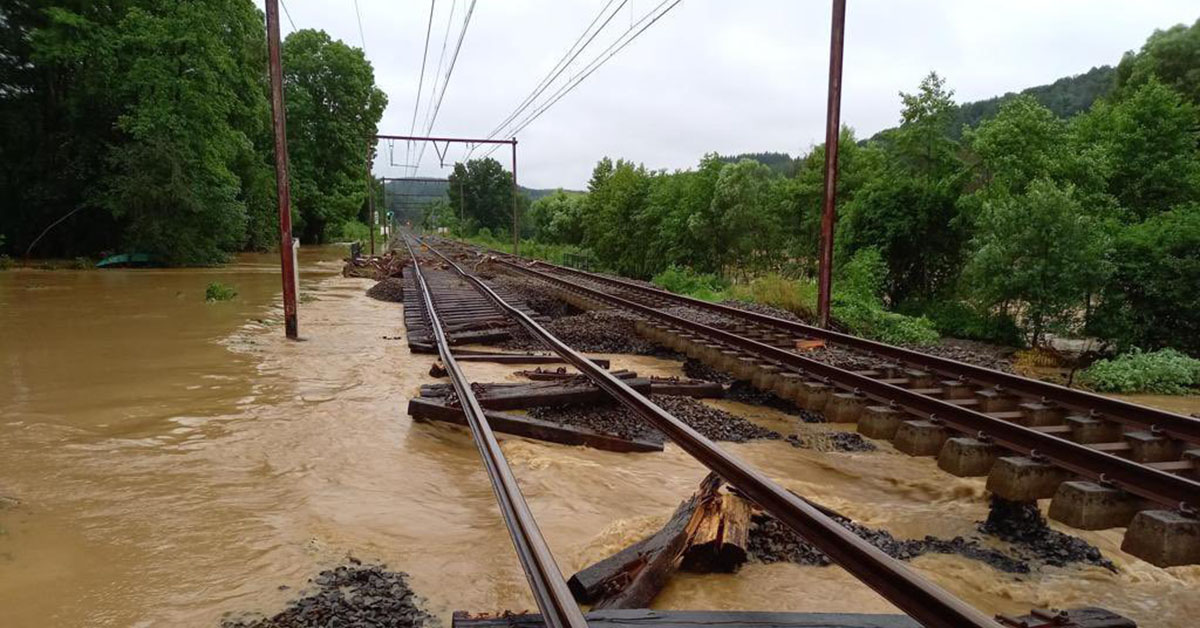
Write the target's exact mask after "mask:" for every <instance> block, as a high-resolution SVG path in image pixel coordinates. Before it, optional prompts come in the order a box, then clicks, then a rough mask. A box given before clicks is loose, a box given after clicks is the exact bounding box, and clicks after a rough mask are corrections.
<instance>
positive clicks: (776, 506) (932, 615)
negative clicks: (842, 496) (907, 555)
mask: <svg viewBox="0 0 1200 628" xmlns="http://www.w3.org/2000/svg"><path fill="white" fill-rule="evenodd" d="M430 251H432V252H433V253H434V254H436V255H437V256H439V257H440V258H442V260H443V261H445V262H446V263H447V264H449V265H450V266H451V267H452V268H453V269H455V270H456V271H457V272H458V273H459V274H460V275H461V276H462V277H463V278H465V279H466V280H468V281H470V282H471V283H473V284H474V285H475V287H476V288H477V289H479V290H480V291H481V292H482V293H483V294H486V295H488V297H489V298H491V299H492V300H493V301H494V302H495V303H496V305H497V306H498V307H500V308H502V309H504V310H505V311H506V312H507V313H508V315H509V316H510V317H512V318H513V319H514V320H516V321H517V322H518V323H520V325H521V326H522V327H524V328H525V329H526V330H527V331H529V333H530V334H532V335H533V336H534V337H536V338H539V339H540V340H542V341H543V342H545V343H546V344H547V345H548V346H549V347H550V348H551V349H552V350H553V351H554V352H555V353H557V354H559V355H560V356H562V357H563V359H564V360H566V361H567V362H568V363H570V364H571V365H572V366H574V367H575V368H577V369H578V370H579V371H580V372H581V373H583V374H584V375H586V376H587V377H588V378H589V379H591V380H592V382H594V383H595V384H596V386H597V387H599V388H600V389H601V390H604V391H606V392H608V393H609V394H610V395H612V397H613V398H614V399H616V400H617V401H619V402H620V403H621V404H622V405H624V406H625V407H627V408H629V409H630V410H632V411H633V412H635V413H636V414H638V415H639V416H641V417H642V418H643V419H645V420H646V421H647V422H649V423H650V424H651V425H653V426H654V427H655V428H657V429H658V430H659V431H661V432H662V433H663V434H665V435H666V436H667V437H668V438H670V439H671V440H672V441H674V442H675V443H676V444H678V445H679V446H680V448H682V449H683V450H684V451H686V452H687V453H688V454H690V455H691V456H693V457H694V458H696V459H697V460H698V461H700V463H701V464H703V465H704V466H706V467H708V468H709V469H711V470H712V471H715V472H716V473H717V474H718V475H720V476H721V477H723V478H724V479H725V480H726V481H727V482H729V484H731V485H732V486H734V487H736V488H737V489H738V490H739V491H741V492H742V493H743V494H745V495H746V496H747V497H749V498H750V499H752V500H753V501H755V502H756V503H758V505H760V506H762V508H763V509H764V510H766V511H767V512H769V513H771V514H772V515H774V516H775V517H776V518H778V519H779V520H781V521H783V522H784V523H785V524H787V525H788V526H790V527H791V528H792V529H793V530H795V531H797V532H798V533H800V534H801V535H803V536H804V538H805V539H807V540H808V541H809V542H810V543H812V544H813V545H814V546H816V547H817V548H819V549H820V550H821V551H823V552H825V554H827V555H828V556H829V557H830V558H831V559H832V560H833V561H834V562H836V563H837V564H838V565H840V566H841V567H843V568H844V569H846V570H847V571H849V572H850V573H851V574H852V575H854V576H855V577H856V578H858V579H859V580H860V581H862V582H863V583H864V584H866V585H867V586H868V587H870V588H871V589H874V590H875V591H876V592H877V593H879V594H880V595H882V596H883V597H885V598H887V599H888V601H890V602H891V603H893V604H895V605H896V606H897V607H899V608H900V609H901V610H903V611H904V612H905V613H908V614H909V615H910V616H912V617H913V618H914V619H916V620H917V621H920V622H921V623H922V624H923V625H925V626H931V627H939V628H941V627H944V628H961V627H966V626H979V627H983V626H987V627H991V628H995V626H996V625H997V624H996V622H994V621H993V620H992V619H991V618H989V617H987V616H986V615H984V614H983V613H981V612H980V611H979V610H977V609H975V608H973V607H971V606H970V605H968V604H966V603H965V602H963V601H962V600H960V599H958V598H956V597H954V596H953V595H951V594H950V593H948V592H946V591H945V590H943V589H942V588H940V587H938V586H937V585H935V584H933V583H931V582H929V581H927V580H925V579H924V578H922V577H921V576H919V575H917V574H916V573H915V572H913V571H912V570H910V569H909V568H908V567H907V566H905V565H903V564H902V563H900V561H898V560H896V559H894V558H892V557H890V556H888V555H887V554H885V553H883V552H882V551H881V550H879V549H878V548H876V547H875V546H873V545H871V544H870V543H867V542H866V541H864V540H863V539H861V538H859V537H858V536H856V535H855V534H854V533H852V532H850V531H849V530H847V529H846V528H844V527H842V526H841V525H839V524H838V523H837V522H836V521H834V520H833V519H831V518H829V517H828V516H827V515H825V514H824V513H822V512H821V511H819V510H818V509H816V508H814V507H813V506H812V505H810V504H809V503H808V502H806V501H804V500H803V499H802V498H800V497H798V496H797V495H795V494H793V493H791V492H789V491H787V490H786V489H784V488H783V487H781V486H779V484H777V483H775V482H774V481H773V480H771V479H769V478H767V477H766V476H765V475H763V474H762V473H760V472H759V471H758V470H756V469H754V468H753V467H751V466H750V465H748V464H746V463H745V462H743V461H742V460H740V459H739V458H737V457H736V456H733V455H732V454H730V453H728V452H726V451H724V450H723V449H721V448H720V447H718V446H717V445H716V444H715V443H714V442H713V441H711V440H709V439H707V438H705V437H704V436H702V435H701V434H700V433H699V432H697V431H696V430H694V429H692V428H691V427H689V426H688V425H687V424H685V423H683V422H682V421H680V420H679V419H677V418H675V417H674V416H672V415H671V414H670V413H668V412H666V411H665V410H663V409H662V408H660V407H659V406H657V405H655V404H654V403H653V402H651V401H650V400H649V399H647V398H646V397H645V396H643V395H642V394H640V393H638V392H637V391H635V390H633V389H632V388H630V387H629V386H628V385H627V384H626V383H625V382H623V381H621V380H620V379H618V378H617V377H615V376H613V375H612V374H611V373H609V372H607V371H605V370H604V369H602V368H600V367H598V366H596V365H595V364H593V363H592V362H591V361H590V360H588V359H587V358H586V357H584V356H583V355H582V354H580V353H578V352H576V351H575V350H574V349H572V348H571V347H569V346H567V345H566V344H565V343H563V342H562V341H561V340H559V339H558V338H556V337H554V336H553V335H552V334H550V332H548V331H546V330H545V329H544V328H543V327H542V326H541V325H539V324H537V322H535V321H534V320H533V319H532V318H530V317H529V316H527V315H526V314H525V313H523V312H521V311H520V310H517V309H516V308H513V307H512V306H510V305H509V304H508V303H506V302H505V301H504V300H503V299H501V298H500V297H499V296H498V295H497V294H496V293H495V292H494V291H493V290H492V289H491V288H490V287H489V286H488V285H487V284H485V283H484V282H483V281H482V280H480V279H479V278H478V277H476V276H474V275H472V274H469V273H467V272H466V271H464V270H463V269H462V268H461V267H460V266H459V265H458V264H457V263H455V262H454V261H453V260H451V259H450V258H449V257H447V256H445V255H443V254H442V253H441V252H439V251H437V250H436V249H433V248H432V247H430ZM533 272H537V271H533ZM558 281H563V280H561V279H560V280H558Z"/></svg>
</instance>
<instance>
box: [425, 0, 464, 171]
mask: <svg viewBox="0 0 1200 628" xmlns="http://www.w3.org/2000/svg"><path fill="white" fill-rule="evenodd" d="M474 13H475V0H471V4H470V6H468V7H467V14H466V16H465V17H464V18H463V26H462V30H460V31H459V33H458V43H456V44H455V46H454V54H453V55H451V57H450V67H449V68H447V69H446V75H445V77H443V78H442V89H441V91H440V92H437V90H436V87H435V89H434V91H435V92H437V98H436V100H437V103H436V104H434V102H433V101H434V98H433V94H432V93H431V94H430V104H431V105H432V108H431V109H430V111H429V113H428V116H427V120H426V123H425V133H424V135H429V134H430V133H431V132H433V125H434V124H435V123H436V122H437V115H438V112H439V111H440V110H441V108H442V100H443V99H444V98H445V97H446V88H447V87H448V86H449V84H450V77H451V76H452V75H453V74H454V66H455V64H456V63H457V62H458V53H459V51H461V50H462V43H463V38H465V37H466V36H467V27H468V26H470V25H471V15H472V14H474ZM451 15H452V16H453V13H452V14H451ZM449 39H450V23H449V21H447V24H446V38H445V39H443V40H442V59H439V60H438V72H439V73H440V72H441V65H442V61H443V60H444V58H445V54H446V44H447V43H448V41H449ZM427 145H428V142H425V143H422V144H421V152H420V153H417V166H416V167H417V168H420V167H421V160H422V159H424V158H425V147H426V146H427ZM413 172H414V173H415V172H416V168H414V169H413Z"/></svg>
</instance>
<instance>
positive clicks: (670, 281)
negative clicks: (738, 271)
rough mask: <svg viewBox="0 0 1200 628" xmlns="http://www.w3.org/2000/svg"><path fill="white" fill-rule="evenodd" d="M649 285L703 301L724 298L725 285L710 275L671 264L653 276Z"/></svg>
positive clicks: (718, 278) (716, 277) (719, 279)
mask: <svg viewBox="0 0 1200 628" xmlns="http://www.w3.org/2000/svg"><path fill="white" fill-rule="evenodd" d="M650 282H651V283H653V284H654V285H656V286H658V287H660V288H662V289H663V290H667V291H669V292H674V293H676V294H686V295H688V296H691V297H695V298H697V299H704V300H705V301H720V300H722V299H723V298H724V296H725V295H724V290H725V287H726V283H725V282H724V281H723V280H722V279H721V278H720V277H718V276H716V275H713V274H710V273H697V272H696V271H694V270H692V269H691V268H687V267H680V266H675V265H674V264H672V265H671V266H669V267H667V269H666V270H664V271H662V272H661V273H658V274H657V275H655V276H654V277H653V278H652V279H651V280H650Z"/></svg>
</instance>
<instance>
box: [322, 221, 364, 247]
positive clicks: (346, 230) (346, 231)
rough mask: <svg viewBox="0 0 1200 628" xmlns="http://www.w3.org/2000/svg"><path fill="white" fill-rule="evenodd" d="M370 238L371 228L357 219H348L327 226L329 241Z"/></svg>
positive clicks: (351, 240) (326, 231)
mask: <svg viewBox="0 0 1200 628" xmlns="http://www.w3.org/2000/svg"><path fill="white" fill-rule="evenodd" d="M370 239H371V228H370V227H368V226H367V225H366V224H364V223H361V222H359V221H357V220H347V221H346V222H343V223H340V224H336V225H332V224H331V225H329V226H328V227H326V228H325V241H327V242H365V241H367V240H370Z"/></svg>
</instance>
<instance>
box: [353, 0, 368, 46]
mask: <svg viewBox="0 0 1200 628" xmlns="http://www.w3.org/2000/svg"><path fill="white" fill-rule="evenodd" d="M354 17H356V18H358V39H359V41H361V42H362V48H363V54H364V55H365V54H367V38H366V37H364V36H363V27H362V13H359V11H358V0H354Z"/></svg>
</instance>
